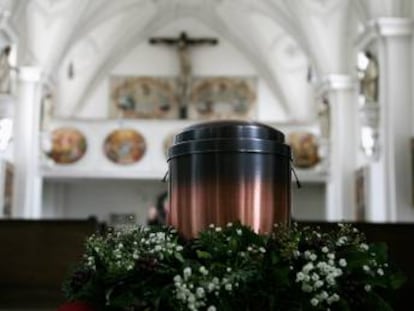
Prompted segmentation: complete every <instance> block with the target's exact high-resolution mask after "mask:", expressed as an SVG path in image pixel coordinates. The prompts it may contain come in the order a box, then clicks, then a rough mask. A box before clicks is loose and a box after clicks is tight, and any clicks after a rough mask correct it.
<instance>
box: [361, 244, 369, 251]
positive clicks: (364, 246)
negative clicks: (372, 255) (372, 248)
mask: <svg viewBox="0 0 414 311" xmlns="http://www.w3.org/2000/svg"><path fill="white" fill-rule="evenodd" d="M359 248H360V249H362V250H363V251H367V250H368V249H369V246H368V245H367V244H365V243H361V244H360V245H359Z"/></svg>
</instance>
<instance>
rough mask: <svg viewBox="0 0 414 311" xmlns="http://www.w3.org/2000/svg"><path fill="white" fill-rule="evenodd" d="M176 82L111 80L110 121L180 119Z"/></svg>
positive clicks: (120, 78)
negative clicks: (115, 119)
mask: <svg viewBox="0 0 414 311" xmlns="http://www.w3.org/2000/svg"><path fill="white" fill-rule="evenodd" d="M176 88H177V86H176V79H174V78H160V77H128V76H125V77H122V76H113V77H111V79H110V92H111V102H112V104H111V106H110V112H109V113H110V117H111V118H119V117H121V118H142V119H144V118H151V119H175V118H178V104H177V98H176Z"/></svg>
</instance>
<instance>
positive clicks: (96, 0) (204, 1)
mask: <svg viewBox="0 0 414 311" xmlns="http://www.w3.org/2000/svg"><path fill="white" fill-rule="evenodd" d="M0 10H1V11H0V13H1V12H3V14H2V16H1V18H2V19H3V20H8V21H9V24H10V25H12V27H13V28H14V29H15V31H16V33H17V37H18V39H17V43H18V63H19V64H20V65H25V64H26V65H38V66H41V67H42V68H43V69H44V72H45V76H46V77H47V80H48V81H49V83H50V84H52V85H53V86H55V87H57V88H59V87H70V86H67V81H65V78H64V77H65V74H64V73H65V72H67V68H68V66H69V64H70V63H72V65H73V66H75V68H76V69H77V71H78V72H79V73H80V75H81V76H82V77H81V78H80V80H79V81H80V82H79V83H78V84H77V85H76V86H73V87H72V89H71V92H70V99H67V100H66V102H71V103H73V104H72V105H71V107H65V109H60V110H59V111H61V113H62V115H63V116H76V111H77V110H79V109H81V108H82V105H83V103H84V102H85V101H86V100H87V99H88V97H89V96H90V95H91V94H92V92H93V91H94V89H96V87H98V85H99V83H100V82H101V81H102V80H103V79H105V77H107V75H108V74H109V73H110V72H111V70H112V69H113V68H114V67H115V66H116V65H117V64H118V63H119V62H120V61H121V60H122V59H123V58H125V57H126V55H128V53H129V52H130V51H131V50H132V49H133V48H134V47H136V46H137V45H138V44H140V43H142V42H143V41H145V40H147V39H148V37H150V36H152V35H154V34H159V33H160V32H162V30H163V29H165V28H166V27H168V26H169V25H170V24H171V23H173V22H174V21H176V20H179V19H185V18H191V19H194V20H195V21H197V22H198V23H201V24H203V25H204V26H205V27H207V28H209V29H211V30H212V31H213V32H215V33H218V34H220V35H221V36H222V37H223V38H225V39H226V40H227V41H228V42H230V43H231V44H232V45H233V46H234V47H236V48H237V49H238V50H239V51H240V52H241V53H242V54H243V55H244V56H245V58H246V59H247V60H248V61H249V62H250V63H251V64H252V66H253V67H254V68H255V70H256V72H257V73H258V75H259V76H260V77H261V78H262V79H263V80H264V81H266V83H267V85H268V86H269V88H270V89H271V90H272V92H273V93H274V96H275V97H276V98H277V99H278V103H280V105H281V109H283V110H284V112H285V115H286V116H287V119H291V115H292V113H293V112H295V110H298V109H300V107H299V106H298V107H295V105H297V104H295V95H294V87H295V79H299V77H300V76H302V78H303V79H306V74H307V73H308V69H309V68H312V70H313V76H314V78H315V77H316V79H317V78H318V77H321V76H323V75H324V74H330V73H334V74H349V73H352V72H353V70H354V69H353V68H354V62H355V57H353V55H354V53H355V51H354V50H353V49H354V41H353V40H354V38H355V37H356V34H357V31H358V28H361V27H362V25H363V23H364V22H365V21H367V20H369V19H372V18H375V17H378V16H404V15H408V16H411V15H412V6H411V1H410V0H305V1H304V0H289V1H285V0H117V1H113V0H0ZM9 15H10V16H9ZM287 72H288V73H289V72H296V73H295V74H292V75H291V76H289V75H288V74H287ZM286 77H290V78H286ZM292 98H293V99H292ZM298 100H300V99H298V98H296V101H298Z"/></svg>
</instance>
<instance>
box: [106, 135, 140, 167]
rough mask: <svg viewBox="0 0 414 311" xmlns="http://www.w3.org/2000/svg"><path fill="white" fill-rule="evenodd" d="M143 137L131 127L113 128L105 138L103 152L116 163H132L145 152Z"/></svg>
mask: <svg viewBox="0 0 414 311" xmlns="http://www.w3.org/2000/svg"><path fill="white" fill-rule="evenodd" d="M145 149H146V146H145V139H144V137H143V136H142V135H141V134H140V133H138V132H137V131H135V130H133V129H121V130H115V131H113V132H112V133H111V134H109V135H108V137H107V138H106V139H105V143H104V152H105V155H106V156H107V158H108V159H109V160H111V161H112V162H114V163H117V164H133V163H136V162H138V161H139V160H141V158H142V157H143V155H144V153H145Z"/></svg>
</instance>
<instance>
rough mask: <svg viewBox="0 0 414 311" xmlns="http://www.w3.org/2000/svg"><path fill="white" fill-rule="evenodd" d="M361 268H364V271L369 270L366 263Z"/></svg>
mask: <svg viewBox="0 0 414 311" xmlns="http://www.w3.org/2000/svg"><path fill="white" fill-rule="evenodd" d="M362 269H364V271H366V272H368V271H369V270H371V269H370V268H369V267H368V266H367V265H363V266H362Z"/></svg>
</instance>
